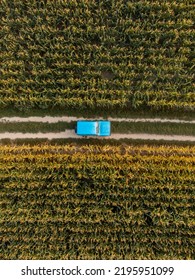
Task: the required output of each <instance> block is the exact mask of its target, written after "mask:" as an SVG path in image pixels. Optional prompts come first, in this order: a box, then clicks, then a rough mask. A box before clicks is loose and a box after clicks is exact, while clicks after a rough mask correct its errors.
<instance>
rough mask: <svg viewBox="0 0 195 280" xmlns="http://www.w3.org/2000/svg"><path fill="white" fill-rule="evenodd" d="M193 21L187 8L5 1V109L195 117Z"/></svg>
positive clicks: (1, 98)
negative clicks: (168, 114)
mask: <svg viewBox="0 0 195 280" xmlns="http://www.w3.org/2000/svg"><path fill="white" fill-rule="evenodd" d="M193 17H194V12H193V4H192V3H191V4H190V2H189V3H188V2H186V1H184V0H183V1H171V0H165V1H159V0H155V1H152V2H151V1H147V0H142V1H125V0H101V1H95V0H92V1H88V0H82V1H78V0H72V1H60V0H57V1H52V0H47V1H36V0H29V1H21V0H14V1H11V0H4V1H1V5H0V26H1V29H0V108H1V109H3V108H10V107H12V108H14V109H18V110H21V111H25V110H31V109H40V110H42V109H47V110H50V109H51V108H57V109H58V110H59V109H60V110H61V109H63V110H66V112H68V111H69V110H70V111H72V112H75V108H76V109H77V110H78V111H80V110H82V111H88V109H90V110H91V111H92V112H95V111H96V110H99V111H101V112H103V111H107V112H113V111H114V112H116V111H118V110H119V109H120V110H123V109H124V110H125V111H126V112H128V111H131V110H138V111H142V112H148V111H151V112H159V111H160V112H173V113H175V112H177V113H178V114H179V112H183V114H185V113H187V114H188V115H189V114H190V113H194V111H195V110H194V108H195V94H194V89H193V72H194V69H193V65H194V61H193V41H194V40H193V39H194V32H195V31H194V29H193ZM75 113H76V112H75Z"/></svg>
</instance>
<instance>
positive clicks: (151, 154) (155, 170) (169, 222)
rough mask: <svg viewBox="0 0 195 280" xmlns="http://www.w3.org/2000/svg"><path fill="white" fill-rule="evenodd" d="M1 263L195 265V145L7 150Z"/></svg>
mask: <svg viewBox="0 0 195 280" xmlns="http://www.w3.org/2000/svg"><path fill="white" fill-rule="evenodd" d="M0 169H1V177H0V180H1V189H0V210H1V211H0V258H1V259H194V257H195V255H194V246H193V245H194V226H195V221H194V210H195V209H194V205H195V204H194V195H195V186H194V180H195V175H194V174H195V147H189V146H186V147H177V146H162V145H161V146H158V147H155V146H149V145H131V146H127V145H119V146H114V145H113V146H109V145H104V146H99V145H83V146H77V145H73V144H70V145H61V146H60V145H49V144H45V145H32V146H30V145H25V146H24V145H22V146H15V145H7V146H4V145H1V146H0Z"/></svg>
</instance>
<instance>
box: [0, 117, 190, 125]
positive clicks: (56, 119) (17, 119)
mask: <svg viewBox="0 0 195 280" xmlns="http://www.w3.org/2000/svg"><path fill="white" fill-rule="evenodd" d="M84 119H85V118H77V117H68V116H63V117H51V116H45V117H28V118H21V117H10V118H9V117H3V118H0V122H43V123H57V122H71V121H77V120H84ZM95 119H96V120H101V119H102V118H95ZM88 120H94V118H93V119H90V118H88ZM108 120H110V121H116V122H122V121H123V122H125V121H126V122H161V123H166V122H170V123H194V124H195V120H192V121H186V120H179V119H160V118H153V119H152V118H150V119H143V118H111V117H109V118H108Z"/></svg>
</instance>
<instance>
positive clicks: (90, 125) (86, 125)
mask: <svg viewBox="0 0 195 280" xmlns="http://www.w3.org/2000/svg"><path fill="white" fill-rule="evenodd" d="M75 132H76V134H77V135H81V136H110V134H111V125H110V121H104V120H100V121H89V120H86V121H83V120H82V121H77V126H76V129H75Z"/></svg>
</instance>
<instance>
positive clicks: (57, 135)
mask: <svg viewBox="0 0 195 280" xmlns="http://www.w3.org/2000/svg"><path fill="white" fill-rule="evenodd" d="M68 138H72V139H79V138H85V137H83V136H79V135H77V134H76V133H75V132H74V130H66V131H64V132H59V133H41V132H39V133H8V132H5V133H0V139H1V140H2V139H11V140H16V139H48V140H52V139H68ZM87 138H93V139H94V138H96V139H103V138H106V139H116V140H118V139H143V140H167V141H190V142H195V136H186V135H159V134H146V133H140V134H139V133H137V134H121V133H112V135H111V136H108V137H94V136H92V137H90V136H87Z"/></svg>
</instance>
